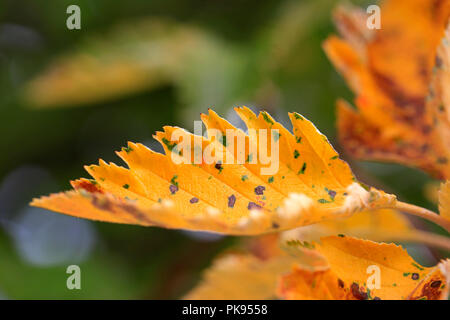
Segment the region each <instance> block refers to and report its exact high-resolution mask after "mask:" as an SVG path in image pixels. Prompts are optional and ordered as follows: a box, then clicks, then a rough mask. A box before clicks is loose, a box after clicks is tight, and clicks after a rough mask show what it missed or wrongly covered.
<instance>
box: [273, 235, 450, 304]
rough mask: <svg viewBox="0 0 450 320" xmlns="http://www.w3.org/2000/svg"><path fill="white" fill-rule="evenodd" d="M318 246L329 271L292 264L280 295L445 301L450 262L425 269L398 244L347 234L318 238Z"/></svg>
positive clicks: (280, 284)
mask: <svg viewBox="0 0 450 320" xmlns="http://www.w3.org/2000/svg"><path fill="white" fill-rule="evenodd" d="M316 248H317V250H318V251H319V252H320V253H321V254H323V256H324V257H325V258H326V259H327V261H328V265H329V268H328V269H327V270H320V271H309V270H304V269H302V267H301V266H298V265H297V266H294V268H293V270H292V271H291V272H290V273H288V274H286V275H284V276H282V277H281V280H280V282H279V287H278V290H277V292H278V295H279V296H280V297H282V298H285V299H352V300H353V299H357V300H367V299H383V300H386V299H387V300H399V299H413V300H416V299H419V300H421V299H427V300H437V299H447V297H448V285H449V279H450V278H449V277H450V275H449V267H450V260H445V261H442V262H441V263H439V264H438V265H437V266H435V267H432V268H427V267H423V266H421V265H419V264H418V263H417V262H415V261H414V260H413V259H412V258H411V257H410V256H409V255H408V253H407V252H406V250H404V249H403V248H401V247H400V246H397V245H394V244H385V243H376V242H372V241H368V240H360V239H356V238H351V237H346V236H345V237H338V236H332V237H326V238H322V240H321V244H316ZM376 269H377V271H375V270H376ZM375 273H378V275H379V283H378V285H379V287H376V286H377V281H376V280H375V278H372V276H374V275H375ZM372 285H373V286H375V287H372ZM370 287H372V288H370Z"/></svg>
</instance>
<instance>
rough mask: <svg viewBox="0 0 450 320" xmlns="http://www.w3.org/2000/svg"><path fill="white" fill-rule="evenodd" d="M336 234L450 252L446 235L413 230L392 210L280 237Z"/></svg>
mask: <svg viewBox="0 0 450 320" xmlns="http://www.w3.org/2000/svg"><path fill="white" fill-rule="evenodd" d="M441 212H442V210H441ZM441 215H442V213H441ZM335 234H345V235H348V236H352V237H356V238H361V239H367V240H372V241H400V242H407V243H409V242H413V243H421V244H427V245H431V246H436V247H441V248H444V249H447V250H450V245H449V243H448V241H447V240H446V237H445V236H441V235H438V234H434V233H431V232H427V231H421V230H418V229H416V228H415V227H414V225H413V224H412V223H411V222H410V221H409V219H408V218H407V217H406V216H405V215H404V214H402V213H401V212H399V211H397V210H394V209H378V210H371V211H364V212H359V213H356V214H354V215H353V216H351V217H349V218H340V219H334V220H329V221H324V222H321V223H317V224H314V225H310V226H305V227H300V228H297V229H293V230H288V231H285V232H283V233H282V234H281V238H282V241H291V240H300V241H309V242H312V241H318V240H319V239H320V238H322V237H325V236H330V235H335Z"/></svg>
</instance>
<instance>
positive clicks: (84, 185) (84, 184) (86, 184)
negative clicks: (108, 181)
mask: <svg viewBox="0 0 450 320" xmlns="http://www.w3.org/2000/svg"><path fill="white" fill-rule="evenodd" d="M72 187H73V188H74V189H77V190H78V189H83V190H86V191H87V192H90V193H103V190H101V189H100V188H99V187H98V186H97V185H96V184H95V183H93V182H91V181H89V180H84V179H83V180H77V181H72Z"/></svg>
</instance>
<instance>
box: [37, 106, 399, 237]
mask: <svg viewBox="0 0 450 320" xmlns="http://www.w3.org/2000/svg"><path fill="white" fill-rule="evenodd" d="M236 110H237V113H238V114H239V116H240V117H241V118H242V119H243V120H244V122H245V123H246V124H247V126H248V129H249V135H247V134H245V133H244V132H243V131H241V130H238V129H236V128H235V127H233V126H232V125H231V124H230V123H228V122H227V121H226V120H224V119H222V118H220V117H219V116H218V115H217V114H215V113H214V112H213V111H210V112H209V114H208V115H202V120H203V122H204V123H205V125H206V127H207V128H208V129H209V130H210V131H208V138H204V137H202V136H198V135H193V134H190V133H188V132H186V131H184V130H181V129H179V128H174V127H168V126H167V127H164V131H163V132H158V133H157V134H156V135H155V138H156V139H157V140H158V141H160V142H161V143H162V145H163V147H164V149H165V152H166V154H165V155H164V154H160V153H156V152H154V151H152V150H150V149H148V148H147V147H145V146H144V145H142V144H134V143H129V144H128V147H127V148H123V149H122V151H120V152H118V153H117V154H118V155H119V156H120V157H121V158H122V159H123V160H124V161H125V162H126V163H127V165H128V169H127V168H124V167H119V166H117V165H115V164H107V163H106V162H104V161H102V160H100V162H99V165H92V166H87V167H85V168H86V170H87V171H88V173H89V174H90V175H91V176H92V177H93V178H94V180H92V181H90V180H86V179H84V180H79V181H76V182H74V183H73V185H74V188H75V190H74V191H70V192H66V193H58V194H53V195H51V196H49V197H44V198H41V199H35V200H34V201H33V202H32V205H34V206H38V207H43V208H47V209H50V210H54V211H57V212H61V213H65V214H69V215H74V216H79V217H83V218H90V219H94V220H102V221H110V222H120V223H131V224H139V225H156V226H160V227H165V228H182V229H192V230H205V231H214V232H221V233H227V234H243V235H249V234H262V233H268V232H273V231H281V230H287V229H292V228H295V227H299V226H303V225H309V224H313V223H318V222H321V221H325V220H330V219H336V218H339V217H348V216H351V215H352V214H353V213H355V212H359V211H363V210H367V209H376V208H381V207H392V206H393V205H395V203H396V198H395V196H393V195H388V194H386V193H384V192H382V191H379V190H376V189H374V188H370V189H369V190H368V191H367V190H366V189H364V188H363V187H362V186H361V185H360V184H359V183H358V182H356V180H355V178H354V177H353V174H352V172H351V170H350V168H349V166H348V165H347V164H346V163H345V162H344V161H342V160H340V159H339V157H338V154H337V153H336V151H335V150H334V149H333V148H332V146H331V145H330V144H329V142H328V140H327V139H326V137H325V136H324V135H322V134H321V133H320V132H319V131H318V130H317V129H316V128H315V127H314V125H313V124H312V123H311V122H309V121H308V120H307V119H305V118H304V117H302V116H300V115H299V114H297V113H292V114H290V118H291V121H292V124H293V134H292V133H290V132H289V131H288V130H287V129H285V128H284V127H282V126H281V125H280V124H279V123H278V122H276V121H275V120H274V119H273V118H271V117H270V115H269V114H267V113H266V112H263V113H260V114H259V115H258V116H257V115H256V114H254V113H253V112H252V111H251V110H250V109H248V108H245V107H244V108H238V109H236ZM213 129H215V130H216V131H215V134H212V135H211V134H210V133H212V132H213V131H212V130H213ZM227 129H231V130H232V133H233V134H234V135H235V136H234V137H233V136H231V137H229V136H226V135H227V131H228V132H229V130H227ZM252 130H253V131H252ZM264 130H265V131H264ZM251 132H256V133H259V136H258V135H254V134H251ZM217 133H219V134H223V135H224V136H225V137H227V139H226V140H223V141H220V139H218V137H217V136H216V135H217ZM275 133H276V134H275ZM177 134H178V135H180V134H181V139H180V137H176V136H177ZM274 137H275V138H274ZM240 141H241V142H245V144H244V146H245V148H243V149H242V152H241V153H240V156H238V155H239V152H238V150H237V146H238V144H239V142H240ZM265 141H267V144H268V146H265V145H264V142H265ZM241 145H242V144H241ZM276 146H278V150H279V152H278V156H276V155H277V154H276V152H273V155H274V156H275V157H273V158H272V159H271V162H270V163H267V162H264V161H263V160H262V159H263V153H265V151H267V150H266V149H268V150H271V148H272V147H274V149H277V147H276ZM254 147H256V149H255V148H254ZM199 150H200V151H201V152H200V153H199V152H198V151H199ZM207 150H209V151H211V154H213V155H214V158H213V159H212V160H214V159H222V160H214V161H211V159H209V160H208V157H207V154H206V151H207ZM255 150H256V151H255ZM269 153H270V152H269ZM198 155H200V157H199V159H197V158H198V157H197V156H198ZM239 157H240V158H242V159H244V161H243V162H238V161H237V160H238V158H239ZM196 160H199V161H196ZM269 160H270V159H269ZM263 163H267V164H263ZM273 165H275V167H276V168H275V169H276V170H273V172H270V173H264V170H272V169H274V168H273ZM271 168H272V169H271Z"/></svg>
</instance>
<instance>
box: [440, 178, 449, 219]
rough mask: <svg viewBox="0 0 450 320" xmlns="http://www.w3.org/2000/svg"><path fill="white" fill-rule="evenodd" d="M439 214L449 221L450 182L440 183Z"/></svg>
mask: <svg viewBox="0 0 450 320" xmlns="http://www.w3.org/2000/svg"><path fill="white" fill-rule="evenodd" d="M439 214H440V216H441V217H443V218H445V219H447V220H449V221H450V180H447V182H445V183H442V184H441V188H440V189H439Z"/></svg>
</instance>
